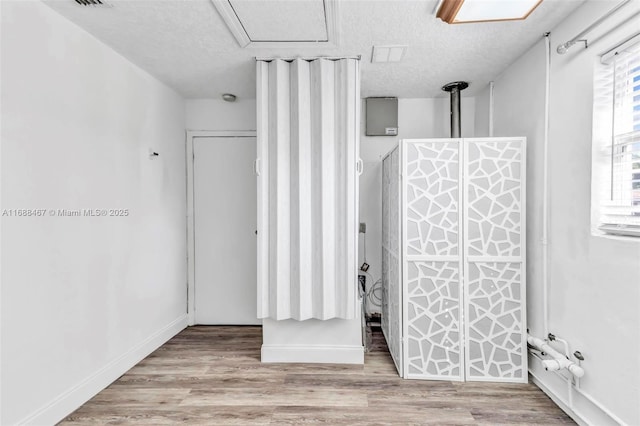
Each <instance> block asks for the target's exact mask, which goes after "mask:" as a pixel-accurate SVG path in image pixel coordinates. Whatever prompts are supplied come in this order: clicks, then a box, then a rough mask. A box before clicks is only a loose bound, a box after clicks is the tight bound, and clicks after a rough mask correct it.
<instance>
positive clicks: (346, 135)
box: [256, 59, 360, 320]
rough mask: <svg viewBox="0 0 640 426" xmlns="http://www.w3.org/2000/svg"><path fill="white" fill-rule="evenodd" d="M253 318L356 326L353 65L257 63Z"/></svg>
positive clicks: (356, 84)
mask: <svg viewBox="0 0 640 426" xmlns="http://www.w3.org/2000/svg"><path fill="white" fill-rule="evenodd" d="M257 104H258V111H257V115H258V116H257V118H258V128H257V134H258V155H257V157H258V159H257V162H256V169H257V172H258V318H273V319H277V320H281V319H290V318H292V319H296V320H306V319H310V318H317V319H322V320H326V319H330V318H344V319H351V318H354V316H355V313H356V292H357V265H356V262H357V257H356V250H357V236H358V234H357V232H358V230H357V226H356V225H357V218H358V196H357V195H358V193H357V191H358V176H357V173H358V170H359V169H360V167H359V164H360V163H358V162H359V159H358V145H359V131H360V126H359V123H360V79H359V64H358V61H357V60H356V59H339V60H330V59H314V60H303V59H295V60H292V61H287V60H282V59H273V60H258V61H257Z"/></svg>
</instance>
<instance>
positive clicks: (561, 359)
mask: <svg viewBox="0 0 640 426" xmlns="http://www.w3.org/2000/svg"><path fill="white" fill-rule="evenodd" d="M527 343H529V345H530V346H533V347H534V348H536V349H537V350H539V351H541V352H544V353H546V354H547V355H549V356H550V357H551V358H552V359H545V360H542V366H543V367H544V369H545V370H547V371H559V370H562V369H565V368H566V369H567V370H568V371H569V372H570V373H571V374H573V375H574V376H576V377H582V376H584V369H583V368H582V367H580V366H579V365H578V364H576V363H575V362H573V361H571V360H569V359H567V357H566V356H564V355H562V354H561V353H560V352H558V351H556V350H555V349H554V348H553V347H551V346H550V345H549V344H548V343H547V342H546V341H544V340H542V339H540V338H537V337H533V336H528V337H527Z"/></svg>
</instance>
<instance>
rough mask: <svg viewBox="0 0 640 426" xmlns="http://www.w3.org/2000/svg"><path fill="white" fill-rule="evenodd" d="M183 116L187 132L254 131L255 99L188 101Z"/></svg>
mask: <svg viewBox="0 0 640 426" xmlns="http://www.w3.org/2000/svg"><path fill="white" fill-rule="evenodd" d="M185 115H186V123H187V124H186V125H187V129H188V130H256V123H257V121H256V100H255V99H243V98H239V99H237V100H236V101H235V102H225V101H223V100H221V99H188V100H186V102H185Z"/></svg>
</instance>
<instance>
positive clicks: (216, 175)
mask: <svg viewBox="0 0 640 426" xmlns="http://www.w3.org/2000/svg"><path fill="white" fill-rule="evenodd" d="M193 154H194V158H193V203H194V206H193V207H194V215H193V216H194V244H195V256H194V260H195V292H194V293H195V322H196V324H211V325H214V324H261V320H259V319H257V318H256V316H257V315H256V312H257V311H256V303H257V301H256V300H257V296H256V289H257V285H256V234H255V232H256V178H255V175H254V171H253V162H254V160H255V158H256V139H255V137H199V138H194V139H193Z"/></svg>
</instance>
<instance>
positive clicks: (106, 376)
mask: <svg viewBox="0 0 640 426" xmlns="http://www.w3.org/2000/svg"><path fill="white" fill-rule="evenodd" d="M186 327H187V315H186V314H185V315H182V316H180V317H179V318H176V319H175V320H174V321H172V322H171V323H170V324H168V325H166V326H165V327H163V328H162V329H160V330H158V331H157V332H155V333H154V334H152V335H151V336H149V337H148V338H147V339H145V340H144V341H142V342H141V343H139V344H138V345H136V346H134V347H133V348H131V349H130V350H129V351H127V352H125V353H124V354H122V355H121V356H119V357H118V358H116V359H115V360H113V361H111V362H110V363H109V364H107V365H105V366H104V367H102V368H101V369H100V370H98V371H96V372H95V373H94V374H92V375H91V376H89V377H87V378H86V379H84V380H83V381H82V382H80V383H78V384H77V385H75V386H73V387H72V388H71V389H69V390H67V391H65V392H64V393H62V394H61V395H60V396H58V397H57V398H55V399H53V400H52V401H50V402H49V403H48V404H45V405H44V406H43V407H41V408H39V409H38V410H36V412H34V413H33V414H31V415H29V416H27V417H25V418H24V419H22V420H21V421H19V422H18V423H17V424H19V425H53V424H56V423H58V422H59V421H61V420H63V419H64V418H65V417H66V416H68V415H69V414H71V413H72V412H73V411H75V410H76V409H77V408H78V407H80V406H81V405H82V404H84V403H85V402H87V401H88V400H90V399H91V398H93V397H94V396H95V395H96V394H97V393H98V392H100V391H101V390H103V389H104V388H106V387H107V386H109V385H110V384H111V383H113V382H114V381H115V380H117V379H118V377H120V376H122V375H123V374H124V373H126V372H127V371H128V370H129V369H131V367H133V366H134V365H136V364H137V363H139V362H140V361H141V360H142V359H144V358H145V357H146V356H147V355H149V354H150V353H152V352H153V351H155V350H156V349H158V348H159V347H160V346H162V345H163V344H164V343H165V342H166V341H167V340H169V339H171V338H172V337H173V336H175V335H176V334H178V333H179V332H180V331H182V330H184V329H185V328H186Z"/></svg>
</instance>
